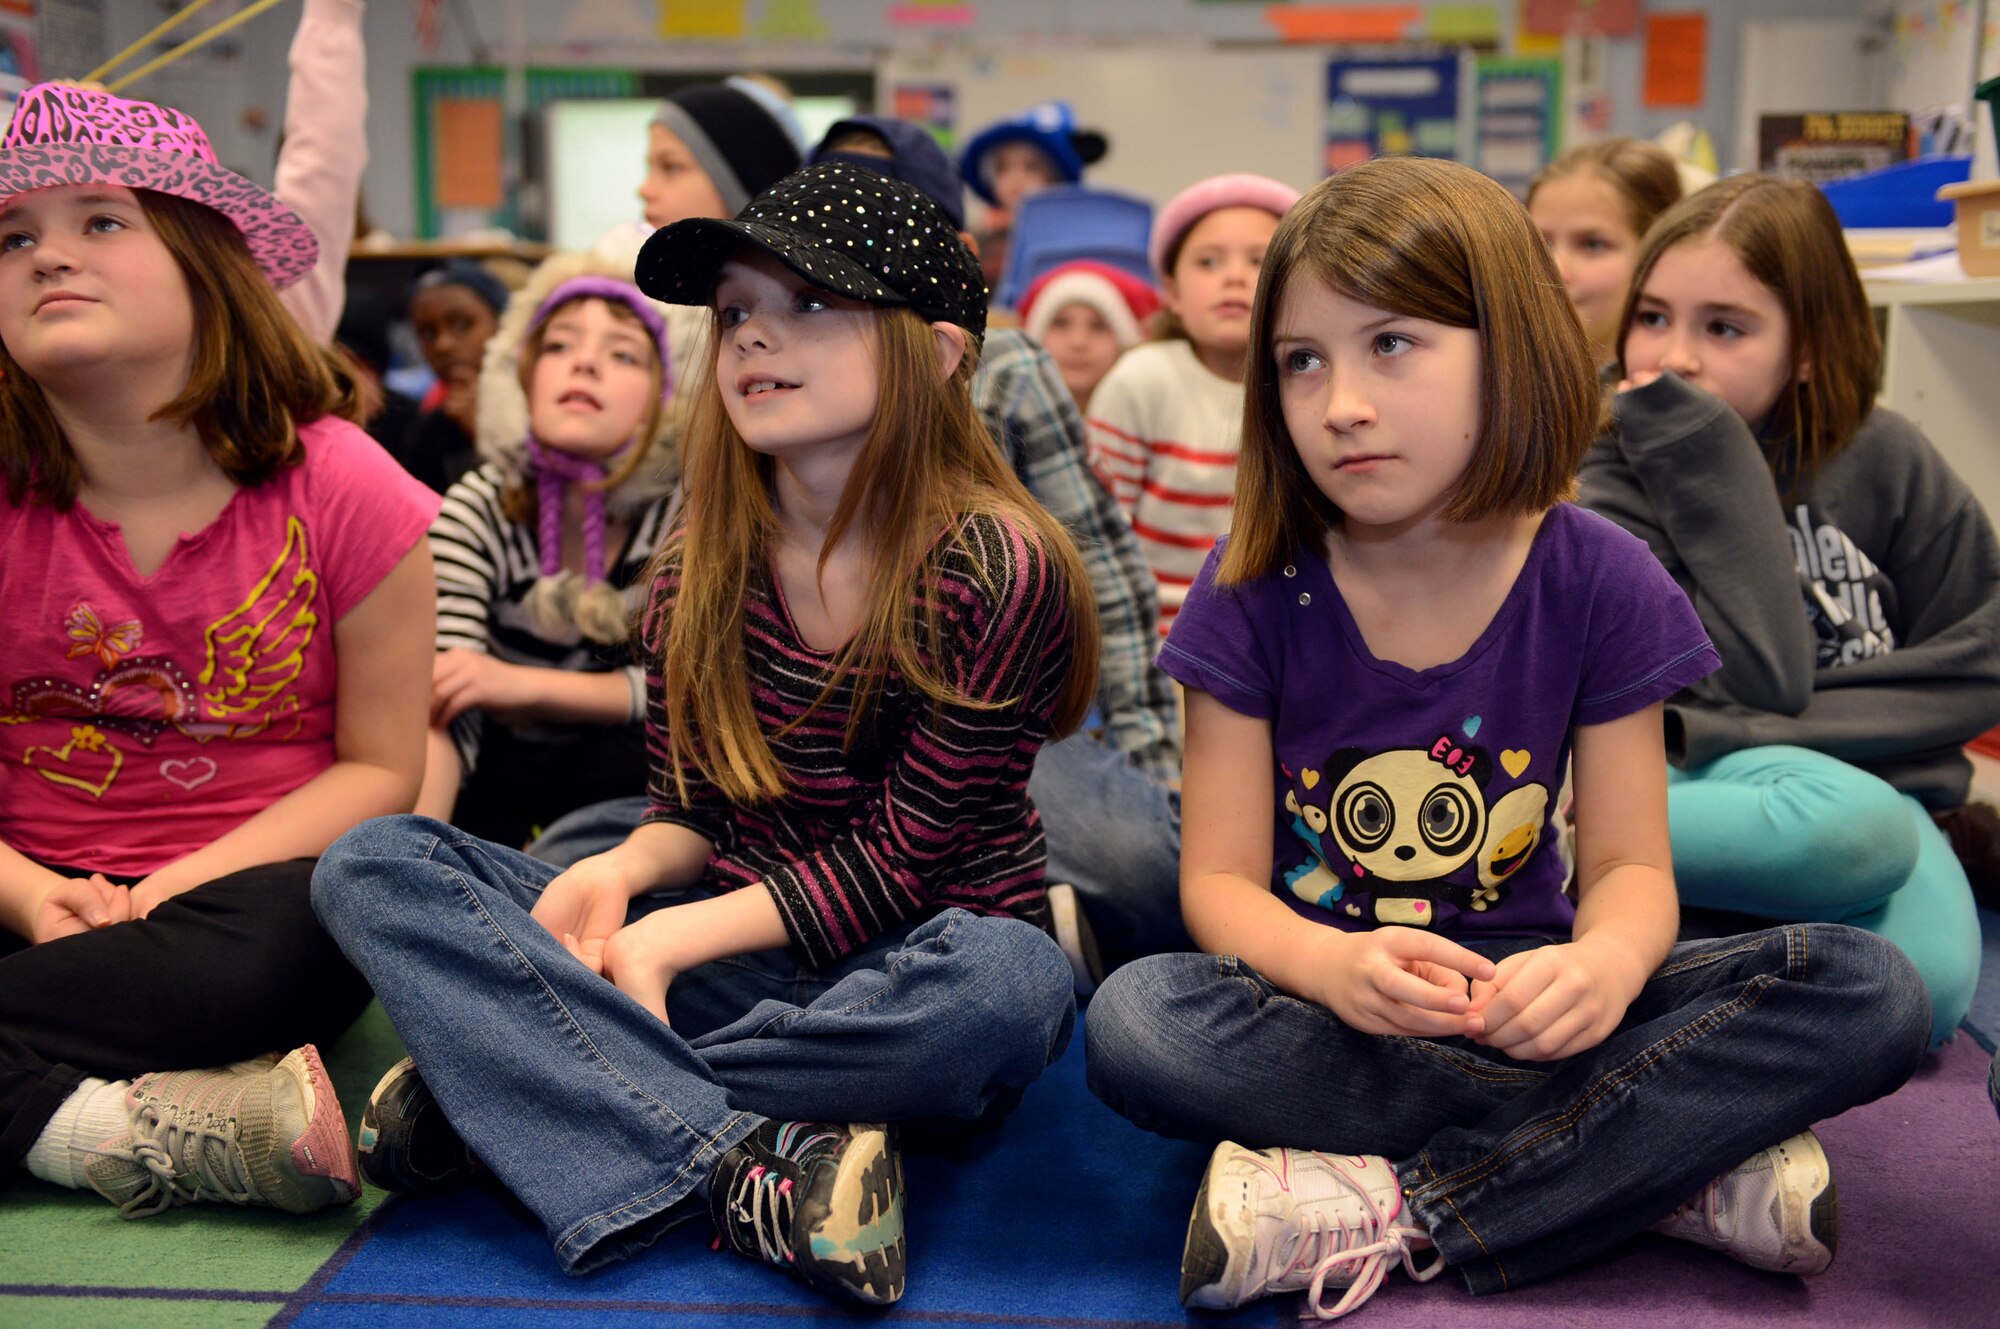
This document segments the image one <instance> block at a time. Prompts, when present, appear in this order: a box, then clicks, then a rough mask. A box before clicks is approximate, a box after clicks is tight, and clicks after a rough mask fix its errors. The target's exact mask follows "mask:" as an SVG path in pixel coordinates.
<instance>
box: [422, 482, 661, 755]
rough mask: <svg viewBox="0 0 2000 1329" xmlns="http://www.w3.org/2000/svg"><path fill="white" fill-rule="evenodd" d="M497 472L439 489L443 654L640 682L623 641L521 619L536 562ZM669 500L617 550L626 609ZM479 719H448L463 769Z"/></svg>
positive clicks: (556, 728) (547, 733)
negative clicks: (541, 627) (555, 636)
mask: <svg viewBox="0 0 2000 1329" xmlns="http://www.w3.org/2000/svg"><path fill="white" fill-rule="evenodd" d="M505 483H506V481H505V477H504V473H503V472H502V471H500V469H499V468H497V467H495V466H493V465H491V464H488V465H484V466H481V467H479V468H478V469H477V470H474V471H472V472H470V473H468V474H467V475H466V476H465V477H464V478H463V479H461V480H459V481H458V482H457V483H456V484H454V485H452V487H451V488H450V489H448V490H447V491H445V496H444V505H443V507H442V508H441V509H440V510H439V511H438V516H437V520H436V521H435V522H433V523H432V524H431V535H430V543H431V559H432V561H433V563H434V564H435V565H436V568H437V591H438V608H437V614H438V634H437V646H438V649H439V650H440V651H446V650H450V649H452V648H453V647H458V648H460V649H463V650H468V651H481V652H484V653H486V654H488V655H491V656H492V657H493V658H494V659H496V660H503V661H505V662H507V663H508V664H518V665H530V666H533V667H535V668H540V669H565V670H571V671H574V672H579V673H602V672H607V671H609V670H613V669H621V670H624V671H626V672H627V674H628V676H629V677H630V679H631V681H632V683H633V685H634V686H635V687H637V686H640V685H641V683H642V681H643V677H644V676H643V673H642V672H641V670H640V668H639V666H638V665H637V664H636V663H635V662H634V661H633V658H632V652H631V649H630V647H629V646H628V645H627V644H626V643H624V642H619V643H617V644H615V645H610V646H607V645H603V644H601V643H598V642H594V641H590V640H588V639H586V638H584V637H583V636H582V635H581V634H578V633H576V632H571V633H569V634H567V635H566V636H565V638H564V639H562V640H550V639H549V638H548V637H546V636H543V635H542V634H540V633H539V632H537V631H536V630H535V628H534V627H533V626H532V625H531V624H530V623H529V622H528V617H527V614H526V612H525V611H524V609H523V608H522V601H524V600H525V599H526V598H527V595H528V591H529V589H530V588H531V587H533V586H534V584H535V583H536V582H537V581H538V580H540V579H541V575H542V559H541V554H540V552H539V551H538V548H537V544H536V533H535V530H534V528H533V527H532V526H524V525H522V524H521V523H519V522H516V521H511V520H509V519H508V517H507V514H506V512H505V511H503V510H502V506H501V492H502V489H503V486H504V485H505ZM670 507H671V497H662V498H661V499H659V500H658V501H657V502H655V503H653V504H651V505H650V506H648V507H647V508H646V509H645V510H644V511H643V512H641V513H640V514H639V518H638V520H637V521H636V522H634V523H633V525H632V529H631V533H630V534H629V535H628V536H627V538H626V540H625V545H624V547H623V548H622V549H620V550H618V551H617V556H616V558H615V559H614V560H612V562H611V566H610V567H608V568H606V569H605V579H606V580H607V581H609V582H610V584H611V585H613V586H615V587H617V588H618V589H619V590H621V591H622V592H624V595H625V600H626V608H627V610H628V611H636V610H637V609H638V607H639V605H640V603H641V600H642V596H643V590H642V589H641V588H640V587H639V585H638V582H639V577H640V574H641V573H642V572H644V571H645V568H646V562H647V560H648V559H650V558H651V557H652V556H653V549H654V547H655V546H656V545H657V544H658V543H659V540H660V537H661V536H662V535H663V534H664V533H665V530H666V522H667V517H668V514H669V511H670ZM480 725H481V717H480V713H479V712H478V711H477V710H472V711H467V712H466V713H465V714H463V715H461V716H459V718H458V719H457V720H455V721H453V722H452V741H453V743H454V744H455V745H456V746H457V748H458V755H459V759H460V761H461V762H463V763H464V767H465V772H466V774H468V775H470V774H471V772H472V770H473V768H474V767H475V766H476V765H477V763H478V759H479V734H480ZM576 728H578V727H577V726H564V725H539V726H537V727H535V728H534V729H532V730H524V731H523V737H534V738H543V739H545V740H547V741H551V742H560V741H562V739H563V738H565V737H566V736H568V734H569V733H570V731H572V730H574V729H576Z"/></svg>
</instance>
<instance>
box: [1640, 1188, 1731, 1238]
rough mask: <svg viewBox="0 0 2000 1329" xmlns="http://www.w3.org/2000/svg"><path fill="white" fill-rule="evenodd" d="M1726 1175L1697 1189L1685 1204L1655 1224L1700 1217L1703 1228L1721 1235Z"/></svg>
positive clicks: (1657, 1225)
mask: <svg viewBox="0 0 2000 1329" xmlns="http://www.w3.org/2000/svg"><path fill="white" fill-rule="evenodd" d="M1726 1175H1727V1174H1725V1176H1723V1177H1717V1178H1716V1179H1715V1180H1714V1181H1711V1182H1709V1183H1708V1184H1707V1185H1706V1186H1703V1187H1702V1188H1701V1189H1700V1190H1698V1191H1696V1192H1695V1193H1694V1195H1693V1196H1692V1197H1691V1198H1689V1200H1688V1201H1687V1202H1686V1203H1685V1204H1683V1205H1681V1207H1680V1208H1678V1209H1676V1210H1674V1211H1673V1212H1672V1213H1671V1214H1668V1215H1667V1216H1666V1217H1665V1218H1663V1219H1661V1220H1660V1221H1659V1222H1658V1223H1657V1224H1655V1226H1656V1227H1670V1226H1673V1225H1675V1224H1678V1223H1679V1222H1681V1221H1682V1220H1683V1219H1687V1218H1698V1219H1700V1220H1701V1225H1702V1229H1703V1230H1704V1231H1706V1232H1708V1233H1710V1234H1711V1235H1715V1236H1720V1235H1721V1218H1722V1183H1723V1181H1724V1180H1725V1179H1726Z"/></svg>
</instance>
